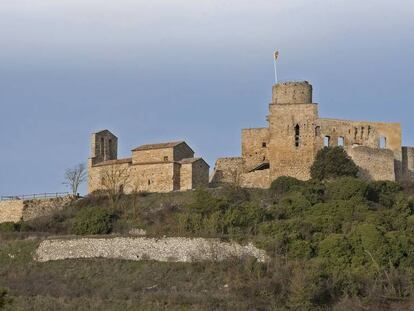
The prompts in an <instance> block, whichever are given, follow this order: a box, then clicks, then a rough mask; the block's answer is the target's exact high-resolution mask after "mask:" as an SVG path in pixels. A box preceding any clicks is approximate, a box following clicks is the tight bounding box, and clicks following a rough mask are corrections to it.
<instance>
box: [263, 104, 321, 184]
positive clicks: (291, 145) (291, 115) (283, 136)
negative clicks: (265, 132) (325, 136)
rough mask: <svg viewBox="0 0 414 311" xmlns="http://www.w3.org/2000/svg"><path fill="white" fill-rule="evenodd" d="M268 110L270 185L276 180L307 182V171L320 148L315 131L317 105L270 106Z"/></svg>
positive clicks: (308, 174)
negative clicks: (285, 178)
mask: <svg viewBox="0 0 414 311" xmlns="http://www.w3.org/2000/svg"><path fill="white" fill-rule="evenodd" d="M269 108H270V114H269V117H268V120H269V135H270V143H269V163H270V181H273V180H275V179H276V178H277V177H279V176H291V177H295V178H298V179H301V180H307V179H310V167H311V165H312V164H313V161H314V159H315V156H316V152H317V151H318V150H319V149H320V148H321V147H322V138H321V137H320V136H319V135H318V134H319V133H318V132H317V131H316V126H317V124H316V122H317V117H318V110H317V105H316V104H295V105H292V104H271V105H270V106H269ZM296 127H298V131H296ZM297 132H298V135H296V134H297Z"/></svg>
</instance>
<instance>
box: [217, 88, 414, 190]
mask: <svg viewBox="0 0 414 311" xmlns="http://www.w3.org/2000/svg"><path fill="white" fill-rule="evenodd" d="M267 121H268V127H264V128H251V129H243V130H242V135H241V137H242V142H241V144H242V155H241V157H236V158H220V159H218V160H217V162H216V165H215V169H214V173H213V175H212V177H211V183H212V185H214V186H217V185H220V184H225V183H233V184H238V185H240V186H244V187H258V188H267V187H269V186H270V183H271V182H272V181H273V180H275V179H276V178H277V177H279V176H292V177H296V178H298V179H301V180H307V179H310V167H311V165H312V163H313V161H314V159H315V156H316V154H317V152H318V151H319V150H320V149H322V148H323V147H324V146H343V147H344V148H345V149H346V150H347V152H348V153H349V155H350V156H351V157H352V158H353V159H354V161H355V162H356V164H357V165H358V166H359V167H360V175H361V177H363V178H365V179H369V180H392V181H395V180H396V181H401V180H413V178H414V148H412V147H402V139H401V126H400V124H398V123H384V122H367V121H347V120H337V119H323V118H319V114H318V105H317V104H316V103H313V102H312V86H311V85H310V84H309V83H308V82H306V81H305V82H285V83H279V84H276V85H274V86H273V89H272V102H271V103H270V104H269V115H268V116H267Z"/></svg>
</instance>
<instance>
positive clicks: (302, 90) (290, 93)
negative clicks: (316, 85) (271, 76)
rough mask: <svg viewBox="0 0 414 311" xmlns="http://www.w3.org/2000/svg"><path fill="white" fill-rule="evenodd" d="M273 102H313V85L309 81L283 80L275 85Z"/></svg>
mask: <svg viewBox="0 0 414 311" xmlns="http://www.w3.org/2000/svg"><path fill="white" fill-rule="evenodd" d="M272 103H273V104H311V103H312V85H311V84H310V83H309V82H308V81H298V82H292V81H290V82H281V83H277V84H275V85H273V88H272Z"/></svg>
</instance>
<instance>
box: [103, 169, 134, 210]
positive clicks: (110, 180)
mask: <svg viewBox="0 0 414 311" xmlns="http://www.w3.org/2000/svg"><path fill="white" fill-rule="evenodd" d="M129 179H130V172H129V169H128V167H122V166H121V167H120V166H119V165H109V166H107V167H105V169H104V170H103V171H102V172H101V184H102V187H103V188H104V189H105V190H106V191H107V193H108V196H109V198H110V199H111V201H112V203H113V204H114V203H115V202H116V201H117V200H118V198H119V195H120V194H122V193H123V191H124V187H125V186H127V185H128V183H129Z"/></svg>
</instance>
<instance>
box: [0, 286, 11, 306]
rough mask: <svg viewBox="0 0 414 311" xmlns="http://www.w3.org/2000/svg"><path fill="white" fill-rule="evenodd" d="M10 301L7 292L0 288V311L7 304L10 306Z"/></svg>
mask: <svg viewBox="0 0 414 311" xmlns="http://www.w3.org/2000/svg"><path fill="white" fill-rule="evenodd" d="M11 302H12V300H11V299H10V298H8V296H7V290H5V289H4V288H0V309H3V308H4V307H5V306H6V305H7V304H10V303H11Z"/></svg>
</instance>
